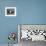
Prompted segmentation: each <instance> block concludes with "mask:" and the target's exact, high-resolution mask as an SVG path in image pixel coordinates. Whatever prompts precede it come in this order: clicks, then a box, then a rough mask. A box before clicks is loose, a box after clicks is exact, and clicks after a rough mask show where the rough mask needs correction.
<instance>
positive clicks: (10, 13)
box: [5, 7, 16, 16]
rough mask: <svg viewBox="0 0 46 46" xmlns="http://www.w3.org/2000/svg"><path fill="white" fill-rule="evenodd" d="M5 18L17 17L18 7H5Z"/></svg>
mask: <svg viewBox="0 0 46 46" xmlns="http://www.w3.org/2000/svg"><path fill="white" fill-rule="evenodd" d="M5 16H16V7H5Z"/></svg>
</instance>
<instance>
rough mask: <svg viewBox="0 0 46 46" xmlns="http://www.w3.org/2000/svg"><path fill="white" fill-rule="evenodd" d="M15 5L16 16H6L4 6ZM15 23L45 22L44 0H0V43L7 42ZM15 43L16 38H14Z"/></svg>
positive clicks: (45, 1)
mask: <svg viewBox="0 0 46 46" xmlns="http://www.w3.org/2000/svg"><path fill="white" fill-rule="evenodd" d="M9 6H11V7H16V13H17V16H16V17H6V16H5V7H9ZM17 24H46V0H0V44H7V43H8V39H7V37H8V34H9V32H16V34H17V32H18V30H17ZM16 43H17V39H16Z"/></svg>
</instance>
